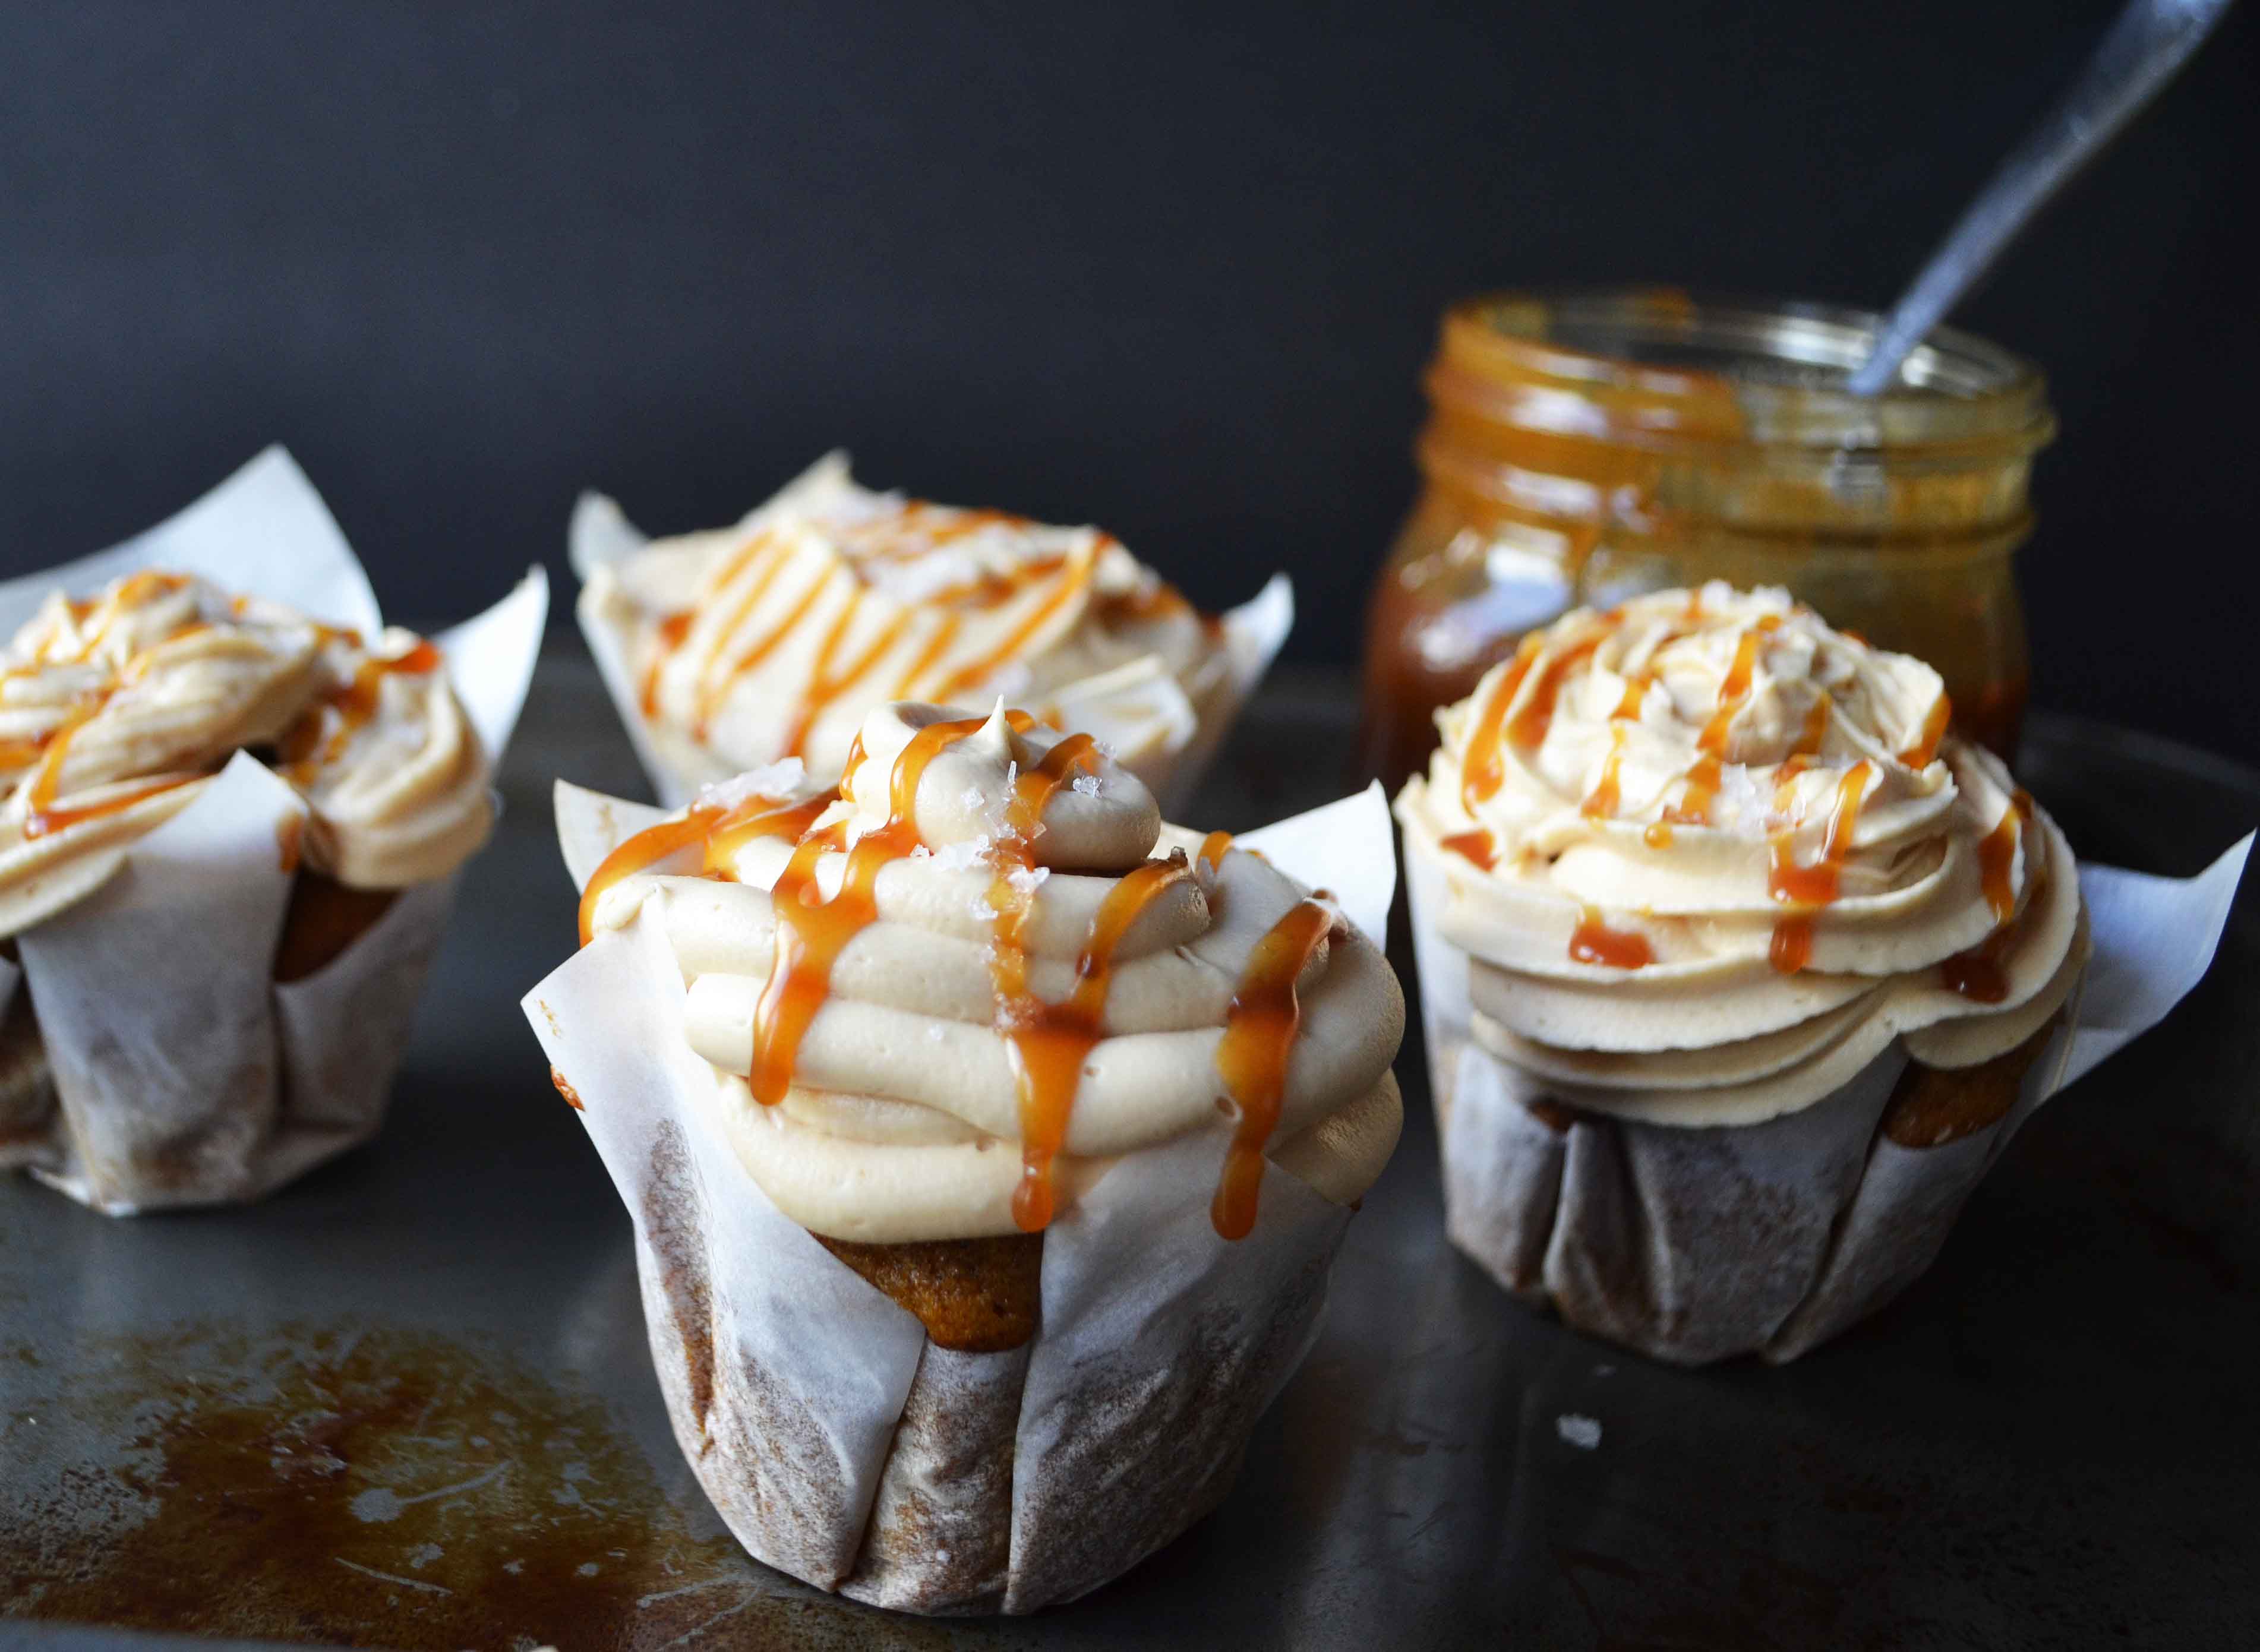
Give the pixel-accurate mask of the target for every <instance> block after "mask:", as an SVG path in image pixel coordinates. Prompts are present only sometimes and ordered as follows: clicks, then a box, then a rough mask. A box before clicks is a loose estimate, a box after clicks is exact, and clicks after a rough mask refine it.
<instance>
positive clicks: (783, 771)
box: [698, 757, 808, 809]
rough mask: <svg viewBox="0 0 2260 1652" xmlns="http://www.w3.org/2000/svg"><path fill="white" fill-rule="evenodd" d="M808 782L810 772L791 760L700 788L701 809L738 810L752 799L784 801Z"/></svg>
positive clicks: (799, 762) (769, 764)
mask: <svg viewBox="0 0 2260 1652" xmlns="http://www.w3.org/2000/svg"><path fill="white" fill-rule="evenodd" d="M807 783H808V770H807V769H806V767H805V765H804V764H803V763H802V762H801V761H800V759H799V758H797V757H787V758H783V759H782V760H780V761H779V762H773V763H764V764H762V766H761V767H760V768H759V769H747V771H746V772H745V773H744V774H742V775H733V776H730V778H729V779H727V780H718V781H716V782H715V783H713V784H712V785H711V786H701V787H699V788H698V807H700V808H702V809H734V808H736V807H737V806H738V805H740V804H741V803H743V802H745V801H746V800H747V798H749V797H775V798H776V799H777V800H778V801H780V802H783V801H785V800H787V799H789V798H791V797H796V796H797V795H798V794H799V792H800V790H801V789H802V788H803V787H804V786H805V785H806V784H807Z"/></svg>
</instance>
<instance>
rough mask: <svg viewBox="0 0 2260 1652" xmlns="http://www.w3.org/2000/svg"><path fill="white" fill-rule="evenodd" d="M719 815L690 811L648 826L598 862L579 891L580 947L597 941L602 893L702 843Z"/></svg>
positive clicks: (714, 810) (716, 811) (709, 810)
mask: <svg viewBox="0 0 2260 1652" xmlns="http://www.w3.org/2000/svg"><path fill="white" fill-rule="evenodd" d="M721 818H722V811H721V810H720V809H719V808H712V807H709V808H703V809H693V810H691V811H690V813H688V814H686V815H684V816H683V817H682V818H681V819H676V820H662V821H661V822H660V823H659V824H658V825H657V826H647V827H646V828H645V829H644V830H642V831H640V832H639V833H636V834H635V835H634V836H633V837H632V838H629V839H627V840H626V841H624V842H622V843H620V844H619V846H618V847H615V848H614V849H613V850H612V852H611V854H610V855H606V856H604V859H603V860H601V861H599V862H597V869H596V870H595V871H593V872H591V873H590V875H589V881H588V883H586V884H585V885H583V888H582V890H581V944H582V945H583V946H584V947H585V946H587V945H588V944H589V942H590V940H594V939H595V938H596V933H597V931H596V922H597V902H598V901H599V900H601V899H603V898H604V891H605V890H609V889H611V887H612V886H613V885H614V884H615V883H619V882H620V881H621V880H622V879H623V878H628V877H633V876H635V875H636V874H637V873H638V872H641V871H644V870H647V869H649V868H651V867H653V866H656V865H657V864H658V863H659V862H662V861H663V860H665V859H666V858H667V857H668V856H669V855H674V854H676V853H677V852H678V851H680V850H683V849H687V848H689V847H691V846H692V845H693V844H698V843H704V841H705V839H706V833H707V832H708V830H709V829H710V828H711V827H712V826H713V825H714V823H715V822H716V821H718V820H719V819H721Z"/></svg>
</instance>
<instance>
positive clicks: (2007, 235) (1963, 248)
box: [1845, 0, 2230, 396]
mask: <svg viewBox="0 0 2260 1652" xmlns="http://www.w3.org/2000/svg"><path fill="white" fill-rule="evenodd" d="M2229 4H2230V0H2131V4H2128V7H2127V9H2126V11H2123V12H2121V13H2120V15H2119V20H2118V21H2117V22H2116V23H2113V25H2111V32H2109V33H2107V34H2106V35H2105V36H2104V37H2103V44H2102V45H2100V46H2097V47H2096V48H2095V55H2094V56H2093V57H2092V58H2091V59H2089V60H2088V63H2087V68H2085V70H2084V71H2083V72H2082V73H2081V75H2080V77H2079V78H2078V80H2076V81H2074V82H2072V83H2071V86H2070V89H2068V90H2066V91H2065V93H2064V95H2063V98H2062V99H2061V100H2059V101H2058V103H2057V104H2056V106H2055V107H2054V108H2053V109H2051V110H2049V112H2048V114H2047V115H2046V116H2045V117H2043V118H2042V121H2041V123H2040V125H2037V126H2035V128H2034V129H2033V130H2032V132H2031V133H2030V134H2029V135H2028V136H2027V138H2026V139H2025V141H2024V142H2023V143H2022V144H2021V145H2020V146H2019V147H2017V148H2016V149H2015V150H2013V152H2012V153H2011V154H2010V155H2009V158H2008V159H2007V160H2006V161H2003V162H2002V163H2001V168H2000V170H1999V171H1998V172H1996V173H1995V174H1994V175H1993V177H1992V182H1989V183H1987V184H1986V186H1985V190H1983V191H1982V192H1981V193H1980V194H1979V195H1978V197H1977V199H1976V200H1974V201H1972V202H1971V203H1970V209H1969V211H1965V212H1964V213H1963V215H1962V221H1961V222H1960V223H1958V224H1956V225H1955V226H1954V232H1953V233H1952V234H1950V235H1949V236H1948V237H1947V238H1946V241H1945V244H1944V245H1943V246H1942V247H1940V248H1939V249H1938V251H1937V252H1936V253H1935V254H1932V256H1931V261H1930V262H1929V263H1927V264H1926V265H1924V266H1923V270H1922V274H1921V275H1918V276H1917V277H1915V282H1914V284H1913V286H1911V287H1909V288H1908V289H1907V290H1906V293H1905V295H1904V296H1902V297H1900V299H1899V304H1898V305H1897V306H1896V307H1895V308H1894V309H1893V310H1892V313H1891V315H1890V317H1889V318H1887V319H1886V320H1885V323H1884V329H1883V331H1882V333H1879V334H1877V339H1876V347H1875V350H1874V353H1873V354H1870V356H1869V357H1868V359H1867V361H1864V362H1863V363H1862V364H1861V366H1860V368H1859V370H1858V371H1857V372H1856V373H1854V374H1853V375H1852V376H1851V378H1850V379H1849V381H1847V383H1846V385H1845V388H1846V389H1848V390H1850V391H1851V392H1852V394H1853V395H1855V396H1874V395H1876V394H1877V393H1878V392H1880V391H1882V390H1886V389H1888V388H1889V387H1890V386H1891V385H1892V383H1894V382H1895V381H1896V380H1897V379H1898V377H1899V364H1900V363H1901V362H1902V361H1906V358H1907V355H1908V354H1909V353H1910V352H1912V351H1913V348H1914V347H1915V346H1916V345H1918V344H1920V343H1921V342H1922V340H1923V335H1924V334H1926V333H1928V332H1929V331H1930V330H1931V329H1932V328H1933V327H1935V326H1936V325H1938V324H1939V323H1940V322H1941V321H1942V320H1943V319H1944V318H1945V317H1946V314H1947V312H1948V311H1950V310H1952V309H1953V308H1954V306H1955V305H1956V304H1959V303H1960V302H1961V301H1962V298H1963V295H1964V294H1965V293H1967V292H1968V291H1969V290H1970V288H1971V287H1973V286H1975V285H1976V284H1977V280H1978V278H1979V277H1980V276H1982V275H1985V272H1986V271H1987V270H1988V269H1990V268H1992V264H1993V261H1994V260H1995V259H1996V258H1999V256H2000V255H2001V250H2002V249H2003V248H2004V247H2006V246H2008V244H2009V243H2010V242H2011V241H2013V240H2015V239H2016V238H2017V235H2018V233H2019V232H2020V231H2021V230H2023V228H2024V227H2025V225H2027V224H2028V223H2030V222H2031V221H2032V218H2033V215H2034V214H2035V213H2036V212H2038V211H2040V210H2041V208H2042V206H2043V205H2045V204H2047V202H2048V199H2049V197H2050V196H2052V195H2054V194H2055V193H2056V191H2057V190H2060V189H2062V188H2063V185H2064V184H2065V183H2066V182H2068V181H2069V180H2070V178H2071V176H2072V175H2073V174H2075V173H2077V172H2078V170H2079V169H2080V168H2082V167H2084V166H2085V165H2086V164H2087V162H2088V161H2089V159H2090V157H2092V155H2093V154H2095V152H2096V151H2097V150H2099V149H2100V148H2102V147H2103V146H2104V145H2105V144H2106V143H2107V142H2109V141H2110V140H2111V138H2112V135H2113V133H2115V132H2117V131H2118V130H2119V129H2120V128H2121V126H2123V125H2126V124H2127V122H2128V120H2129V119H2131V118H2133V117H2134V115H2135V112H2136V111H2139V110H2140V109H2141V108H2142V105H2143V104H2147V103H2149V101H2150V99H2151V98H2152V97H2156V95H2157V92H2158V89H2160V88H2161V87H2163V85H2165V83H2166V82H2168V81H2170V80H2171V79H2172V78H2173V77H2174V73H2175V71H2176V70H2178V68H2181V66H2182V65H2183V64H2184V63H2185V62H2186V61H2188V60H2189V56H2190V54H2191V53H2192V52H2194V51H2196V50H2197V48H2198V44H2199V41H2201V40H2203V39H2205V37H2206V35H2207V34H2209V33H2211V32H2213V26H2214V25H2215V24H2216V23H2218V22H2220V21H2221V17H2222V16H2223V14H2224V13H2226V12H2227V11H2228V7H2229Z"/></svg>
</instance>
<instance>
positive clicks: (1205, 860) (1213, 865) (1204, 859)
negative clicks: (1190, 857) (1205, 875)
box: [1199, 832, 1232, 872]
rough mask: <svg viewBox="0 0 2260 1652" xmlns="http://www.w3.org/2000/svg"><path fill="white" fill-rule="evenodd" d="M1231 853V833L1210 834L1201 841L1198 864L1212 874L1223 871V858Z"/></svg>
mask: <svg viewBox="0 0 2260 1652" xmlns="http://www.w3.org/2000/svg"><path fill="white" fill-rule="evenodd" d="M1231 852H1232V833H1229V832H1212V833H1209V834H1208V835H1207V836H1206V837H1205V838H1203V839H1202V840H1201V846H1200V857H1199V858H1200V862H1201V864H1202V865H1204V866H1205V867H1207V868H1208V869H1209V870H1210V871H1212V872H1220V871H1222V870H1223V869H1224V857H1225V856H1226V855H1228V854H1230V853H1231Z"/></svg>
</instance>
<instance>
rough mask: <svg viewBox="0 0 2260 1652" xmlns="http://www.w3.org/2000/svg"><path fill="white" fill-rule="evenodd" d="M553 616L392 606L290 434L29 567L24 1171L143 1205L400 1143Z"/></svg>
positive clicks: (7, 838) (18, 980) (14, 976)
mask: <svg viewBox="0 0 2260 1652" xmlns="http://www.w3.org/2000/svg"><path fill="white" fill-rule="evenodd" d="M232 564H234V565H240V569H241V571H242V572H243V574H244V575H245V576H246V577H245V579H244V580H243V581H242V582H241V583H238V582H237V581H235V580H233V579H232V578H231V577H230V576H229V574H228V572H227V569H229V568H230V566H231V565H232ZM254 582H256V583H254ZM277 584H279V585H280V586H282V587H283V592H282V593H278V592H277V591H276V590H275V585H277ZM291 594H299V595H305V596H309V597H313V598H315V599H317V600H320V599H323V598H327V599H330V604H331V605H329V606H328V607H326V608H325V611H323V612H321V613H320V614H319V615H318V616H317V615H316V614H314V613H311V612H309V611H306V610H304V609H303V608H301V607H299V606H297V605H296V604H294V603H293V602H292V601H290V600H289V596H290V595H291ZM356 597H358V599H359V600H358V601H356V600H355V598H356ZM545 605H546V604H545V600H544V590H543V588H542V586H541V583H540V579H539V577H538V576H536V577H535V578H533V580H532V581H530V582H529V583H528V584H527V585H526V586H525V587H523V588H522V589H521V590H520V592H519V595H518V596H516V597H511V598H510V599H508V600H507V601H506V602H505V603H504V604H502V605H501V606H499V607H498V608H497V609H496V610H495V611H492V612H491V613H490V615H489V616H487V617H486V618H485V619H483V620H480V621H475V622H473V623H472V624H471V625H469V626H464V627H462V628H461V629H460V630H459V631H457V632H455V633H450V634H449V635H448V636H447V637H445V638H442V639H440V640H438V641H436V642H435V641H431V640H426V639H424V638H422V637H419V636H417V635H415V634H414V633H410V632H406V631H403V630H400V629H398V628H397V627H386V626H383V625H381V624H380V623H379V622H378V621H377V619H376V616H375V610H374V604H370V603H368V600H367V585H366V582H365V581H363V580H362V578H361V571H360V569H359V568H358V566H357V565H355V564H354V563H353V561H352V559H351V554H350V553H349V552H347V551H346V549H345V547H344V542H343V540H342V539H340V538H339V537H338V535H337V532H336V529H335V526H334V525H333V524H331V523H330V522H329V519H328V516H327V513H326V512H325V511H323V510H322V507H321V504H320V501H319V499H318V497H315V496H314V494H313V492H312V490H311V487H309V486H308V485H307V483H306V482H305V479H304V476H301V475H300V474H299V473H298V471H297V468H295V467H294V466H292V465H291V464H290V461H289V459H288V457H287V456H285V455H283V454H281V453H280V452H279V450H278V451H275V452H273V453H270V454H267V455H265V456H263V457H262V458H261V460H259V461H254V463H253V464H252V465H251V466H249V467H247V468H246V469H245V470H244V471H243V472H241V473H240V474H239V475H238V476H236V477H235V478H234V479H233V480H232V481H231V482H230V483H227V484H225V486H223V487H222V488H221V489H220V490H218V491H217V492H215V493H214V494H213V495H211V497H208V498H206V499H205V500H204V501H203V502H202V503H201V504H198V505H197V506H194V507H192V508H191V509H190V511H186V512H184V513H182V516H180V517H178V518H175V519H174V520H173V521H171V522H168V523H167V524H165V525H164V526H161V527H159V528H156V529H154V530H152V531H151V532H150V533H147V534H145V535H143V536H142V537H141V538H140V539H139V540H135V541H132V543H131V544H129V545H127V546H125V547H120V548H119V549H118V551H114V552H111V553H105V554H103V555H100V556H97V557H95V558H91V559H88V561H85V562H82V563H80V564H75V565H74V566H73V567H71V568H68V569H57V570H54V572H53V573H51V574H48V575H44V576H33V577H32V579H29V580H18V581H15V582H12V583H11V584H9V585H7V586H5V587H0V617H4V618H6V619H8V620H9V621H10V622H11V628H12V632H13V634H12V636H11V638H10V640H8V642H7V644H6V646H5V647H4V650H0V943H4V945H0V954H4V955H0V1005H4V1009H5V1020H4V1022H0V1165H4V1166H11V1167H17V1168H22V1169H29V1170H31V1171H32V1173H33V1174H34V1175H36V1176H39V1177H40V1178H41V1179H42V1180H45V1181H46V1182H49V1183H51V1184H54V1186H56V1187H58V1188H61V1190H63V1191H66V1192H68V1194H70V1195H71V1196H72V1197H73V1198H77V1199H79V1200H80V1201H81V1202H82V1203H84V1204H87V1205H92V1206H94V1207H95V1208H97V1209H99V1210H102V1211H104V1212H109V1213H111V1214H125V1213H129V1212H134V1211H139V1210H147V1209H152V1208H156V1207H160V1206H165V1205H209V1204H218V1203H226V1202H231V1201H236V1200H242V1199H249V1198H257V1197H259V1196H260V1195H261V1194H263V1193H265V1192H268V1191H270V1190H271V1189H273V1188H275V1187H276V1186H278V1185H280V1184H282V1183H283V1182H285V1181H287V1180H289V1179H290V1177H292V1176H297V1175H298V1174H299V1173H301V1172H302V1171H304V1170H305V1169H308V1168H310V1167H311V1166H312V1165H314V1164H316V1163H318V1162H321V1161H322V1160H324V1159H325V1158H328V1157H330V1156H331V1155H333V1154H336V1153H338V1152H340V1151H342V1150H343V1149H344V1148H347V1147H350V1146H352V1145H354V1143H356V1142H358V1141H362V1140H364V1139H366V1138H367V1137H368V1135H370V1134H373V1133H374V1132H375V1129H376V1127H377V1125H378V1123H379V1122H380V1120H381V1118H382V1114H383V1105H384V1101H385V1096H386V1092H387V1091H388V1090H389V1088H390V1083H391V1078H392V1075H393V1072H394V1070H395V1069H396V1068H397V1063H398V1060H399V1052H400V1049H401V1047H402V1045H403V1044H404V1041H405V1039H406V1034H407V1030H408V1023H409V1020H410V1018H411V1014H412V1012H413V1010H414V1007H415V1002H416V998H417V994H418V989H419V987H420V985H421V982H422V978H423V975H424V971H425V969H426V966H427V965H428V964H429V962H430V961H431V957H432V955H433V950H434V949H435V948H436V946H437V944H438V940H439V936H440V930H441V928H442V926H444V924H445V921H446V919H447V912H448V910H449V907H450V905H451V904H452V901H453V896H454V877H455V873H456V871H457V869H459V868H460V867H461V865H462V863H463V862H464V861H465V860H467V859H468V857H469V856H470V855H472V854H473V853H475V852H476V850H477V849H478V848H479V847H480V846H481V845H482V844H483V843H484V842H485V841H486V839H487V837H488V835H489V833H490V831H491V829H492V826H493V821H494V806H495V805H494V800H493V772H492V756H493V754H494V753H495V752H496V751H497V750H498V749H499V747H500V745H501V743H502V741H503V740H504V739H506V738H507V735H508V732H509V727H510V724H511V721H513V720H514V719H515V718H516V715H517V709H518V704H519V699H520V697H522V696H523V694H524V691H525V686H526V679H527V677H528V676H529V675H530V672H531V669H532V665H533V649H534V647H535V646H536V645H537V644H538V641H539V639H540V630H541V623H542V615H543V611H544V608H545ZM459 679H461V680H475V681H476V686H477V688H478V690H479V692H478V694H477V695H476V703H475V704H467V701H466V697H465V696H464V695H462V694H459V693H458V690H457V683H458V681H459Z"/></svg>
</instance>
